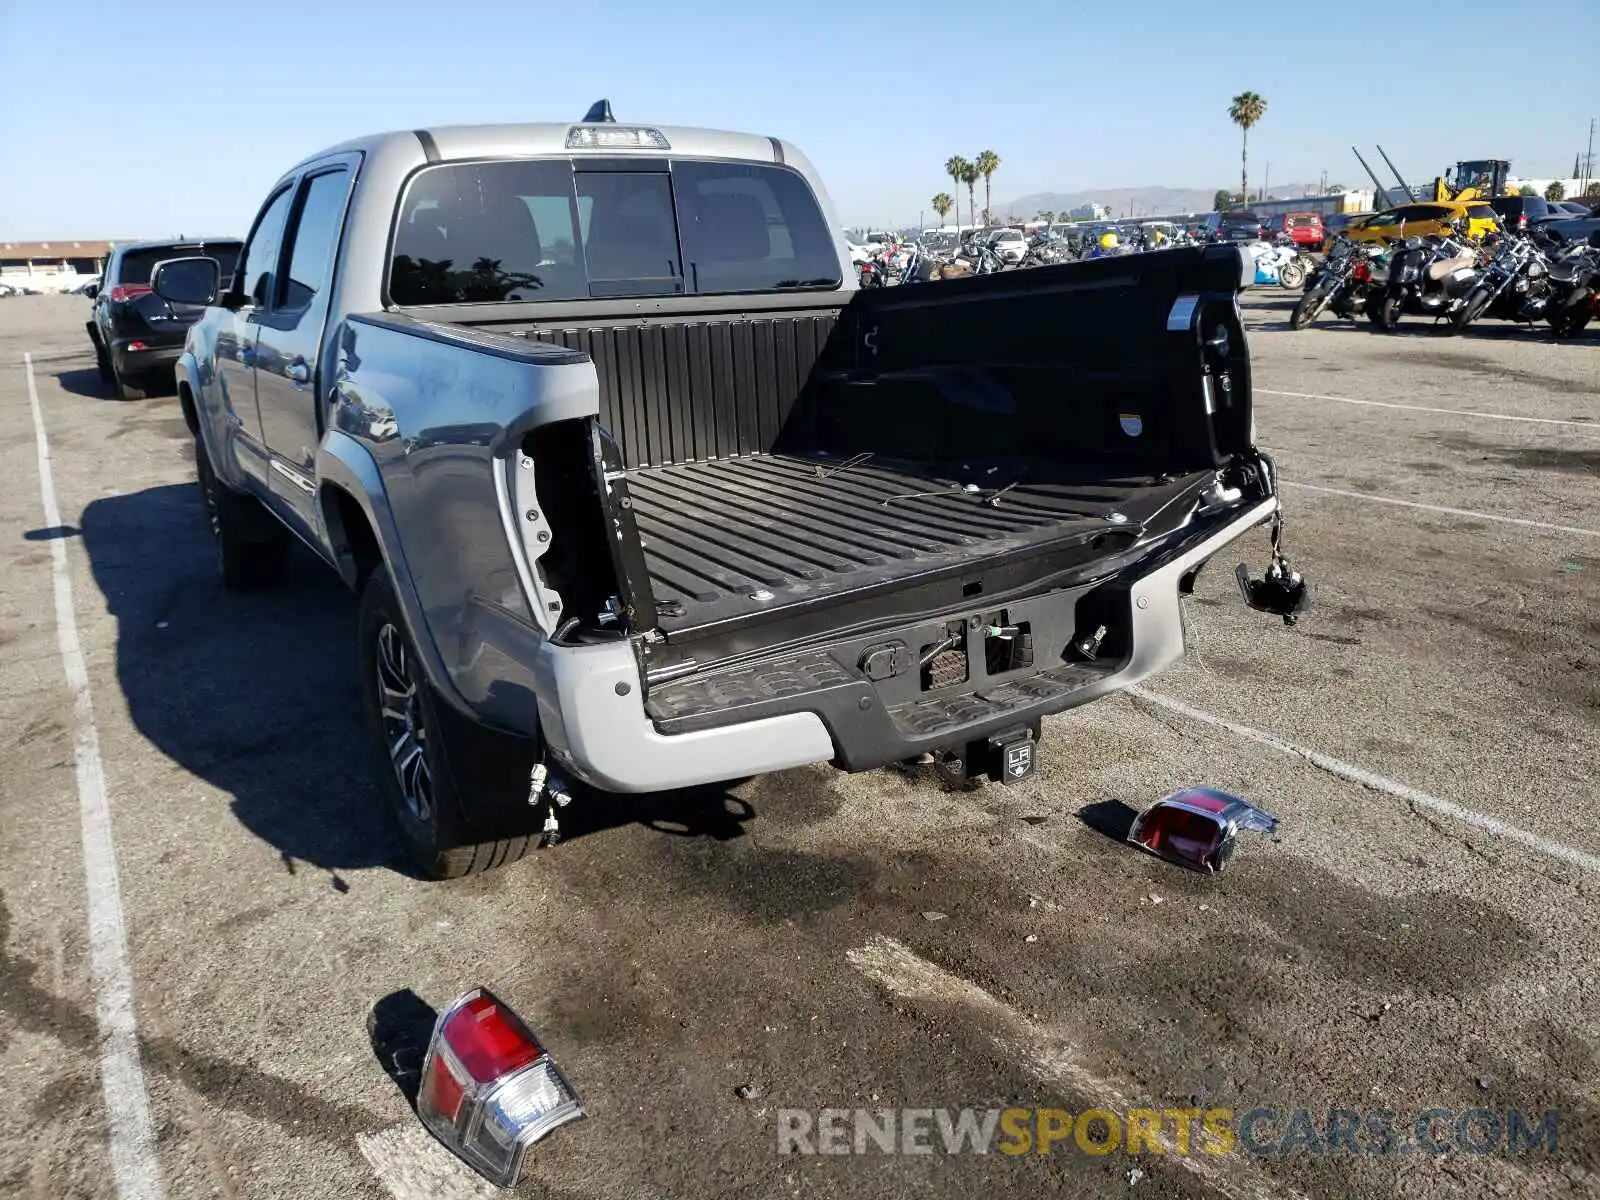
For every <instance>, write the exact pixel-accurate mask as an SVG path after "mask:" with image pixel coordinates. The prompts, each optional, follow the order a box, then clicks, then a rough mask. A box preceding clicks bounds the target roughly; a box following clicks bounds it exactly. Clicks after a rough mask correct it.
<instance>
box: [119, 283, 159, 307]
mask: <svg viewBox="0 0 1600 1200" xmlns="http://www.w3.org/2000/svg"><path fill="white" fill-rule="evenodd" d="M149 294H150V285H149V284H148V283H119V284H117V285H116V286H115V287H114V288H112V289H111V298H112V299H113V300H114V301H116V302H117V303H118V304H126V303H127V302H128V301H129V300H137V299H138V298H139V297H140V296H148V295H149Z"/></svg>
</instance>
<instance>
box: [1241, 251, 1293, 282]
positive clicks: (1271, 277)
mask: <svg viewBox="0 0 1600 1200" xmlns="http://www.w3.org/2000/svg"><path fill="white" fill-rule="evenodd" d="M1248 250H1249V253H1250V256H1251V257H1252V258H1253V259H1255V264H1256V277H1255V282H1256V283H1278V284H1281V283H1283V272H1284V270H1285V269H1286V268H1288V267H1290V266H1291V265H1292V264H1293V262H1294V260H1295V251H1294V248H1293V247H1291V246H1273V245H1269V244H1268V243H1266V242H1253V243H1251V244H1250V245H1249V247H1248ZM1285 286H1287V285H1285Z"/></svg>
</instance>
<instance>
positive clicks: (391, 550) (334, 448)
mask: <svg viewBox="0 0 1600 1200" xmlns="http://www.w3.org/2000/svg"><path fill="white" fill-rule="evenodd" d="M316 466H317V480H318V482H319V485H320V486H319V487H318V489H317V521H318V524H319V525H321V527H322V530H323V531H324V534H325V536H326V538H327V542H326V544H327V546H328V549H329V557H330V558H331V559H332V560H333V562H334V563H335V564H336V566H337V567H338V570H339V574H340V576H341V577H342V578H343V579H344V581H345V583H346V584H347V585H349V586H350V587H351V588H354V587H356V586H357V582H358V581H357V577H356V564H355V562H354V560H353V559H352V558H351V556H350V555H349V553H347V552H346V553H341V552H340V551H341V548H342V547H344V546H345V541H344V519H343V517H342V515H341V514H340V512H339V507H338V500H337V493H343V494H344V495H345V496H348V497H349V498H350V499H351V500H353V501H354V502H355V504H356V506H357V507H358V508H359V509H360V510H361V514H362V515H363V516H364V517H365V518H366V520H367V525H368V527H369V528H371V530H372V534H373V538H374V540H375V541H376V542H377V545H378V555H379V557H380V558H381V559H382V562H383V569H384V570H385V571H386V572H388V575H389V580H390V582H391V583H392V584H393V585H394V594H395V599H396V600H398V601H399V605H400V615H401V618H402V619H403V620H404V621H405V623H406V632H407V633H409V634H410V636H411V644H412V645H413V646H415V647H416V649H417V653H418V654H419V655H420V656H421V658H422V667H423V672H424V674H425V675H426V676H427V680H428V683H429V684H430V685H431V686H432V688H433V690H434V692H435V694H436V695H438V696H439V697H440V698H441V699H443V700H444V701H445V703H447V704H449V705H450V707H451V708H453V709H455V710H456V711H457V712H459V713H460V714H461V715H462V716H463V717H466V718H467V719H468V720H471V721H477V720H478V717H477V715H476V714H475V713H474V711H473V709H472V706H471V705H469V704H468V703H467V701H466V700H465V699H464V698H463V697H462V695H461V693H460V691H459V690H458V689H457V688H456V686H455V683H454V682H453V681H452V680H451V678H450V672H449V671H448V670H446V668H445V663H444V658H443V656H442V655H441V654H440V653H439V647H438V645H437V644H436V643H435V641H434V638H433V631H432V630H431V629H430V628H429V626H428V621H427V617H426V615H425V614H424V613H423V610H422V604H421V601H420V600H418V598H417V589H416V585H415V583H414V582H413V581H412V578H411V571H410V568H409V567H408V566H407V565H406V557H405V550H404V549H403V547H402V546H401V542H400V532H399V529H398V528H397V527H396V525H395V519H394V511H393V509H392V508H391V507H390V505H389V494H388V491H387V489H386V488H385V487H384V484H383V476H382V474H381V473H380V472H379V470H378V464H377V462H376V460H374V459H373V457H372V453H371V451H369V450H368V449H367V448H366V447H365V446H363V445H362V444H361V443H360V442H358V441H357V440H356V439H355V438H353V437H351V436H350V435H349V434H348V433H345V432H343V431H342V430H338V429H330V430H329V431H328V432H327V433H326V434H325V435H324V436H323V439H322V444H321V446H319V447H318V449H317V464H316Z"/></svg>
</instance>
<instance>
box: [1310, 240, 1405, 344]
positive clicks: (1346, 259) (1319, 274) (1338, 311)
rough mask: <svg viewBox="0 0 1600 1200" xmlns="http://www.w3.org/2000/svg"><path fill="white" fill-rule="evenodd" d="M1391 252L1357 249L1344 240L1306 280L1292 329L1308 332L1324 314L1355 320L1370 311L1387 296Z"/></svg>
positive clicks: (1365, 248)
mask: <svg viewBox="0 0 1600 1200" xmlns="http://www.w3.org/2000/svg"><path fill="white" fill-rule="evenodd" d="M1386 257H1387V251H1386V250H1385V249H1384V248H1383V247H1381V246H1360V247H1358V246H1355V245H1353V244H1352V243H1350V242H1348V241H1345V240H1344V239H1342V238H1341V239H1340V240H1339V242H1337V243H1335V245H1334V247H1333V249H1332V250H1330V251H1329V253H1328V257H1327V258H1325V259H1324V260H1323V261H1322V262H1321V263H1320V264H1318V265H1317V267H1316V268H1315V269H1314V270H1313V271H1312V272H1311V275H1310V276H1309V277H1308V278H1307V280H1306V289H1305V294H1304V295H1302V296H1301V297H1300V302H1299V303H1298V304H1296V305H1295V306H1294V312H1293V313H1292V314H1291V315H1290V317H1289V328H1290V329H1304V328H1305V327H1306V326H1307V325H1310V324H1312V323H1313V322H1314V321H1316V319H1317V318H1318V317H1319V316H1321V315H1322V314H1323V313H1324V312H1331V313H1333V315H1334V316H1336V317H1343V318H1345V319H1346V320H1352V319H1354V318H1355V317H1357V316H1359V315H1360V314H1362V313H1365V312H1369V307H1368V306H1369V303H1370V302H1371V301H1372V300H1374V299H1376V298H1380V297H1381V296H1382V294H1383V291H1384V287H1385V283H1386V280H1387V277H1386V276H1385V275H1384V274H1383V267H1384V262H1385V259H1386Z"/></svg>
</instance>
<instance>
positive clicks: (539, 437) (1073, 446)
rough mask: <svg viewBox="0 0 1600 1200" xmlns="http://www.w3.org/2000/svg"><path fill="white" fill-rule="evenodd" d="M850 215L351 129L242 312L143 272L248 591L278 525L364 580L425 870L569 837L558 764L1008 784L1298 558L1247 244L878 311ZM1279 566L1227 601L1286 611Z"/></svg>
mask: <svg viewBox="0 0 1600 1200" xmlns="http://www.w3.org/2000/svg"><path fill="white" fill-rule="evenodd" d="M839 228H840V226H839V222H838V220H837V219H836V218H835V215H834V213H833V212H832V209H831V207H830V204H829V202H828V200H827V198H826V195H825V193H824V191H823V188H822V186H821V184H820V182H819V181H818V179H817V177H816V174H815V172H814V171H813V170H812V168H811V165H810V164H809V163H808V162H807V161H806V159H805V157H804V156H803V155H802V154H801V153H800V152H799V151H798V150H797V149H795V147H794V146H792V145H790V144H788V143H787V142H784V141H781V140H780V139H778V138H771V137H762V136H751V135H744V134H735V133H722V132H714V131H708V130H700V129H684V128H672V127H657V126H642V125H628V124H619V123H617V122H616V121H615V120H613V119H612V118H611V115H610V112H609V108H608V107H606V106H604V105H603V104H602V105H597V106H596V109H595V110H592V111H591V113H590V114H589V116H588V117H587V118H586V119H585V120H584V121H582V122H579V123H576V124H534V125H504V126H484V127H460V128H440V129H433V130H417V131H415V132H400V133H389V134H382V135H379V136H375V137H369V138H363V139H360V140H357V141H352V142H346V143H344V144H343V145H339V146H335V147H333V148H332V149H330V150H327V151H326V152H324V153H321V154H317V155H315V156H313V157H311V158H309V159H307V160H306V161H304V162H303V163H301V164H300V165H298V166H296V167H294V168H293V169H292V170H290V171H289V172H287V173H286V174H285V175H284V176H283V177H282V179H281V180H279V182H278V183H277V184H276V185H275V186H274V187H273V189H272V192H271V195H270V196H269V197H268V198H267V200H266V203H265V204H264V205H263V206H262V208H261V210H260V213H259V215H258V216H257V217H256V219H255V222H254V224H253V225H252V227H251V230H250V235H249V238H248V240H247V243H246V245H245V249H244V251H243V253H242V255H241V256H240V259H239V264H238V269H237V271H236V272H235V273H234V274H233V279H232V282H231V284H230V285H229V288H228V290H227V291H225V292H224V291H221V285H220V282H219V281H220V278H221V275H222V272H221V271H220V270H219V268H218V266H217V264H216V263H214V262H213V261H211V260H209V259H206V258H195V257H191V258H182V259H174V260H171V261H167V262H164V263H162V264H160V266H159V267H158V268H157V270H156V271H155V276H154V281H153V285H154V288H155V290H156V292H157V293H158V294H159V295H161V296H163V297H164V298H167V299H169V300H171V301H173V302H174V303H192V304H201V305H205V306H206V307H207V311H206V314H205V316H204V317H203V318H202V319H201V320H200V321H199V322H198V323H197V324H196V325H195V326H194V327H193V329H192V330H191V332H190V334H189V336H188V343H187V346H186V348H185V351H184V354H183V357H182V359H181V361H180V362H179V364H178V368H177V375H178V388H179V396H180V399H181V402H182V405H183V412H184V416H185V418H186V420H187V422H188V424H189V427H190V428H191V429H192V430H193V431H194V434H195V439H196V454H195V460H196V465H197V469H198V474H199V480H200V487H201V490H202V493H203V496H204V499H205V505H206V510H207V512H208V515H209V518H210V524H211V529H212V533H213V535H214V537H215V543H216V551H217V557H218V562H219V565H220V569H221V573H222V577H223V581H224V583H225V584H227V585H229V586H233V587H256V586H264V585H268V584H270V583H273V582H275V581H277V580H279V579H280V578H281V577H282V576H283V575H284V573H285V564H286V555H287V551H288V548H289V542H290V539H291V537H292V538H298V539H299V540H300V541H302V542H303V543H305V545H307V546H308V547H310V548H311V549H312V550H313V551H314V552H315V553H316V554H317V555H319V556H320V557H322V558H323V559H325V560H326V561H327V562H328V563H329V564H330V565H331V566H332V567H334V568H335V569H336V570H337V571H338V572H339V573H340V574H341V575H342V576H343V578H344V579H345V581H346V582H347V583H348V584H349V585H350V587H352V588H353V589H355V590H356V591H357V592H358V593H359V595H360V597H361V599H360V624H359V628H360V640H361V645H360V663H361V672H362V678H363V681H364V694H365V697H366V705H367V708H368V715H369V717H370V721H371V725H372V729H373V735H374V747H375V751H376V752H378V753H381V755H382V758H383V759H384V760H385V761H386V762H387V766H386V767H385V768H384V770H383V773H384V779H385V787H386V789H387V792H388V794H389V796H390V798H391V801H392V804H393V808H394V813H395V817H396V819H397V821H398V824H399V828H400V830H401V833H402V836H403V839H404V842H405V844H406V846H407V848H408V850H409V852H410V853H411V855H412V857H413V858H414V860H415V862H416V865H417V866H418V868H419V869H420V870H421V871H423V872H424V873H426V874H429V875H434V876H446V875H459V874H464V873H466V872H469V871H473V870H478V869H482V868H485V867H490V866H495V865H497V864H499V863H503V862H506V861H509V860H510V859H513V858H515V857H518V856H519V855H521V854H522V853H523V852H524V851H525V850H526V849H527V848H528V847H529V846H530V845H531V844H536V843H537V842H538V840H539V839H540V837H541V836H542V835H548V834H550V833H555V832H559V821H558V820H557V817H556V813H557V810H558V807H559V806H560V804H564V803H565V802H567V801H568V800H569V799H571V795H572V793H571V792H570V791H569V790H568V786H569V785H568V781H569V780H580V781H582V782H583V783H585V784H587V785H589V786H590V787H592V788H596V789H602V790H606V791H611V792H622V793H637V792H651V791H657V790H660V789H670V788H681V787H686V786H690V785H697V784H705V783H710V782H713V781H723V780H729V779H735V778H742V777H747V776H750V775H755V774H759V773H761V772H767V771H777V770H782V769H785V768H789V767H796V766H800V765H802V764H807V763H825V762H831V763H833V764H835V765H837V766H839V767H841V768H843V769H846V770H851V771H863V770H869V769H872V768H875V767H880V766H883V765H885V764H888V763H893V762H900V761H907V760H916V759H920V760H922V761H924V762H926V761H928V760H929V759H930V758H931V759H932V760H933V761H934V763H935V764H936V767H937V769H938V771H939V772H940V774H941V775H943V776H945V777H946V778H947V779H949V780H951V781H952V782H959V781H964V780H976V779H979V778H982V777H985V776H987V777H990V778H999V779H1002V780H1005V781H1010V780H1013V779H1016V778H1021V777H1025V776H1026V775H1027V774H1028V772H1029V771H1030V770H1031V769H1032V765H1033V758H1034V747H1035V744H1036V741H1037V739H1038V737H1039V732H1040V718H1041V717H1042V716H1045V715H1047V714H1050V713H1055V712H1059V711H1061V710H1063V709H1066V708H1069V707H1072V706H1074V705H1078V704H1083V703H1085V702H1087V701H1090V700H1093V699H1095V698H1097V697H1100V696H1104V695H1106V694H1107V693H1109V692H1112V691H1114V690H1116V689H1119V688H1122V687H1125V686H1127V685H1129V684H1131V683H1134V682H1136V681H1138V680H1140V679H1143V678H1145V677H1147V676H1149V675H1151V674H1153V673H1154V672H1157V671H1160V670H1162V669H1163V668H1165V667H1166V666H1168V665H1169V664H1170V663H1172V662H1173V661H1175V660H1176V659H1177V658H1179V657H1180V656H1181V655H1182V653H1183V632H1182V622H1181V616H1180V611H1179V596H1180V593H1183V592H1185V591H1187V590H1189V589H1190V588H1191V587H1192V585H1193V580H1194V576H1195V573H1196V572H1197V571H1198V570H1199V569H1200V567H1201V565H1202V564H1204V563H1205V562H1206V561H1207V560H1208V559H1210V558H1211V557H1212V556H1213V555H1215V554H1216V553H1217V552H1218V551H1220V550H1222V549H1223V547H1225V546H1226V545H1228V543H1230V542H1232V541H1234V540H1235V539H1236V538H1238V537H1240V536H1241V535H1242V534H1244V533H1246V532H1247V531H1249V530H1250V529H1252V528H1254V527H1256V526H1258V525H1262V524H1271V525H1272V527H1273V531H1274V534H1276V532H1277V530H1278V528H1279V526H1278V500H1277V495H1276V492H1277V489H1276V482H1275V477H1274V471H1273V467H1272V464H1271V461H1270V460H1269V459H1267V458H1266V457H1265V456H1264V455H1262V454H1261V453H1259V452H1258V451H1257V450H1256V448H1255V446H1254V422H1253V419H1252V416H1251V405H1250V363H1249V356H1248V352H1247V348H1246V345H1245V338H1244V332H1243V329H1242V326H1241V324H1240V319H1239V313H1238V307H1237V302H1236V301H1237V291H1238V288H1239V285H1240V270H1241V266H1240V257H1239V255H1238V253H1237V252H1236V251H1234V250H1231V249H1228V248H1226V247H1212V248H1208V249H1203V250H1202V249H1193V250H1175V251H1167V252H1165V253H1161V254H1147V255H1137V256H1127V257H1121V258H1108V259H1105V260H1101V261H1095V262H1088V263H1082V264H1075V265H1071V266H1062V267H1050V268H1042V269H1038V270H1031V271H1019V272H1007V273H1002V274H996V275H992V276H984V277H976V278H970V279H965V280H958V281H949V282H943V283H937V284H921V285H914V286H911V285H908V286H903V287H897V288H889V289H883V290H874V291H870V292H858V291H857V290H856V289H855V286H854V283H855V280H854V273H853V272H852V271H851V269H850V262H849V257H848V254H847V253H846V250H845V245H844V242H843V239H842V237H841V236H840V235H839V233H838V232H837V231H838V230H839ZM1276 545H1277V542H1276V538H1274V542H1273V546H1274V549H1273V553H1272V559H1271V566H1270V568H1269V569H1268V571H1267V573H1266V575H1265V576H1263V577H1259V578H1256V579H1251V578H1250V577H1249V575H1248V573H1247V572H1246V571H1245V570H1244V568H1243V567H1241V568H1240V569H1239V573H1240V580H1241V585H1242V587H1243V591H1244V598H1245V600H1246V602H1247V603H1250V604H1251V605H1252V607H1256V608H1260V609H1263V610H1265V611H1268V612H1273V613H1277V614H1279V615H1282V616H1284V618H1285V619H1286V620H1292V619H1293V612H1294V610H1295V609H1296V608H1298V607H1299V606H1300V605H1301V603H1302V601H1303V593H1304V586H1303V584H1302V583H1301V581H1300V580H1299V577H1298V575H1291V574H1290V573H1289V572H1288V569H1287V564H1286V563H1284V562H1283V560H1282V559H1281V557H1280V556H1279V555H1278V554H1277V551H1276ZM578 802H579V803H580V804H581V803H582V795H581V794H579V796H578ZM541 818H542V821H541Z"/></svg>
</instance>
